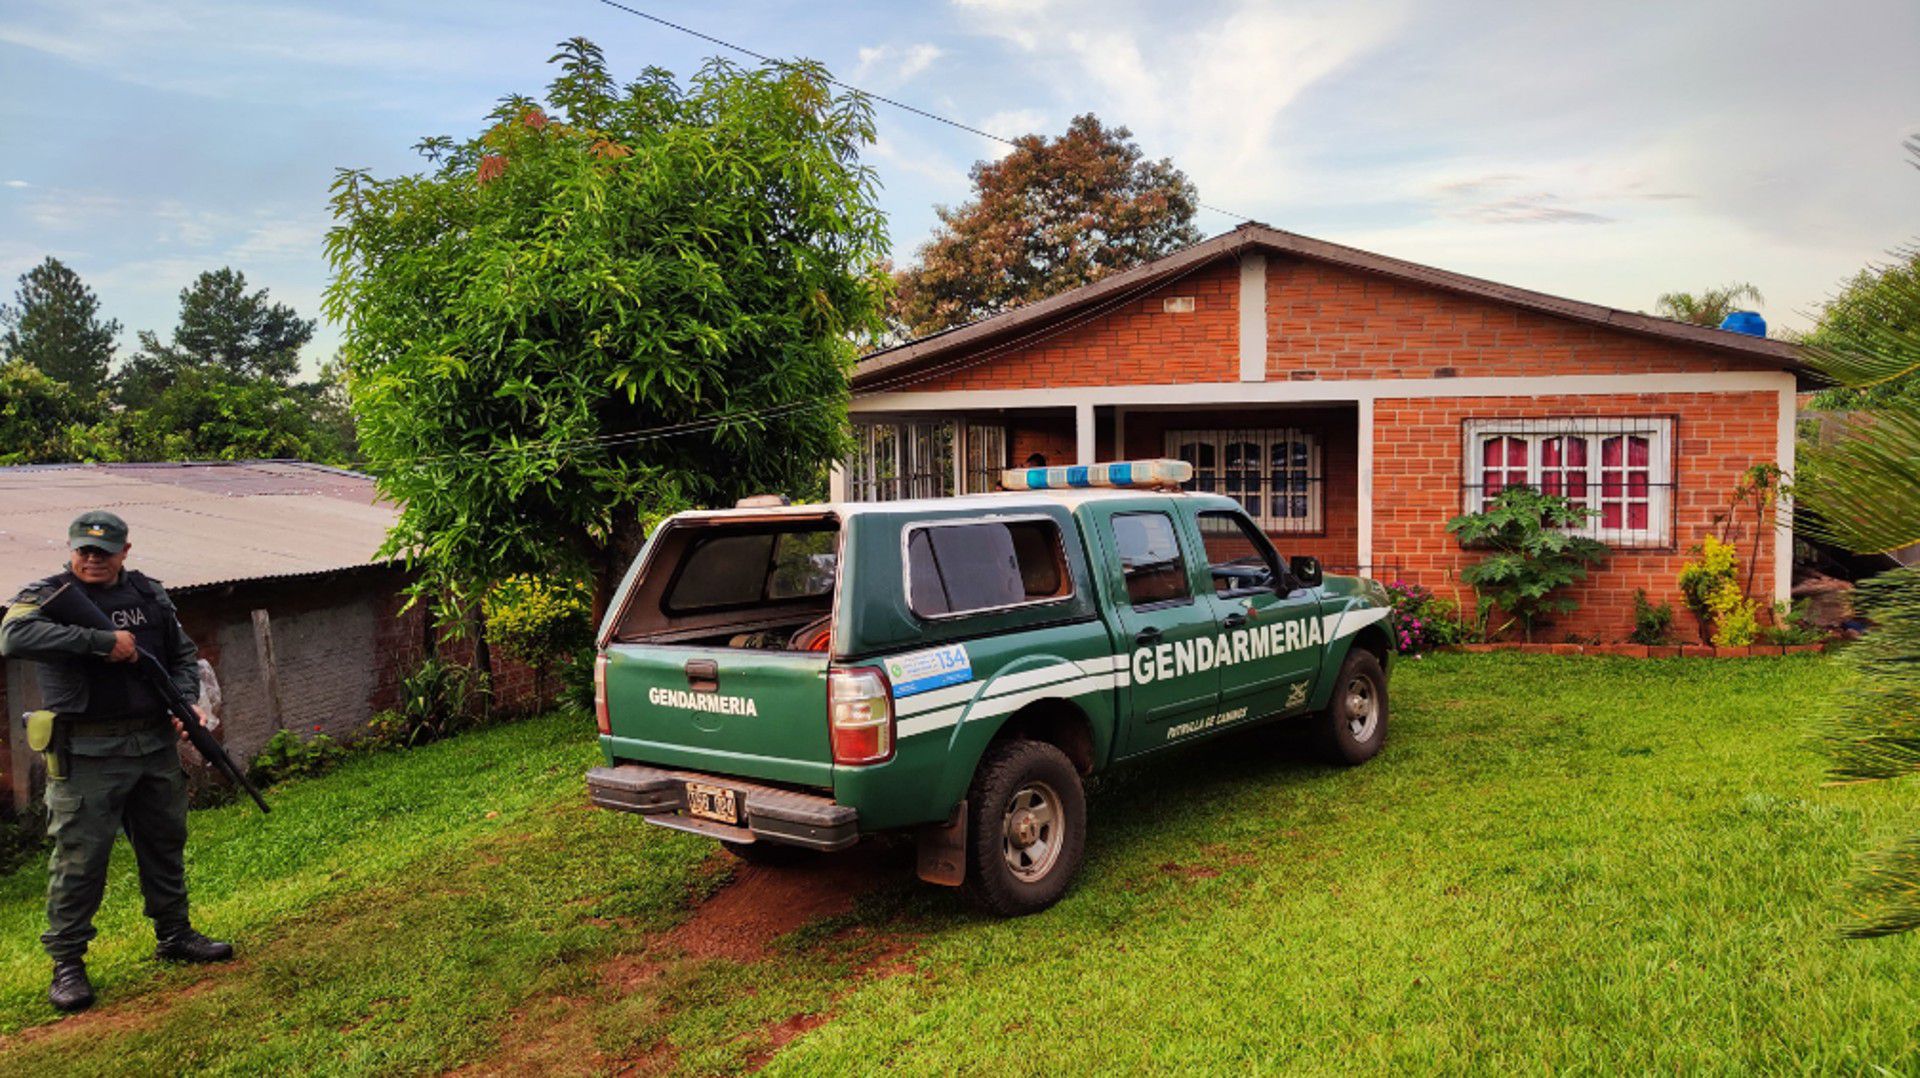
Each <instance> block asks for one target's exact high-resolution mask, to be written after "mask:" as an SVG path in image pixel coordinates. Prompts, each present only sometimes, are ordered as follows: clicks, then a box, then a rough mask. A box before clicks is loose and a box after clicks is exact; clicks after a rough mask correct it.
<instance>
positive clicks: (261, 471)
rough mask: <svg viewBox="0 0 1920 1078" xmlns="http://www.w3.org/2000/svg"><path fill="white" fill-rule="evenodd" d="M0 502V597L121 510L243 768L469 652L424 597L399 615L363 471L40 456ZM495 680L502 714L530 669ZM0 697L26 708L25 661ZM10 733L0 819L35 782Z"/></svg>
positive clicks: (354, 715)
mask: <svg viewBox="0 0 1920 1078" xmlns="http://www.w3.org/2000/svg"><path fill="white" fill-rule="evenodd" d="M0 497H3V498H4V499H5V501H6V504H7V515H6V519H5V523H4V526H0V588H4V589H5V590H4V592H0V603H4V602H5V601H6V600H8V599H10V598H12V596H13V594H14V589H15V588H18V587H19V586H20V585H22V584H25V583H26V582H28V581H30V580H34V579H37V578H39V577H43V576H46V575H48V574H50V573H53V572H57V571H58V570H59V569H60V567H61V565H62V564H63V563H64V562H65V560H66V545H67V544H66V534H67V524H68V522H70V521H71V520H72V519H73V518H74V517H75V516H77V515H79V514H80V513H82V512H85V511H86V510H88V509H99V508H105V509H109V510H111V511H113V512H115V513H118V514H119V515H120V516H121V517H123V518H125V520H126V521H127V524H128V527H129V531H130V536H129V538H130V540H131V542H132V544H133V552H132V554H131V555H130V556H129V559H128V564H129V565H130V566H132V567H133V568H136V569H140V570H141V571H143V572H145V573H147V574H148V575H150V576H152V577H154V578H155V579H157V580H160V581H162V582H163V583H164V584H165V585H166V587H167V593H168V594H169V595H170V596H171V597H172V598H173V600H174V603H175V604H176V605H177V606H178V607H179V608H180V621H181V625H182V626H183V627H184V628H185V629H186V630H187V634H188V635H189V636H191V637H192V638H193V640H194V642H195V644H196V645H198V647H199V649H200V655H201V657H202V658H203V659H205V660H207V662H208V663H209V664H210V665H211V666H212V667H213V670H214V674H215V676H216V678H217V679H218V681H219V684H220V689H221V696H222V698H223V704H222V707H221V718H222V720H223V722H224V726H225V729H224V730H223V731H222V737H223V738H224V740H225V742H226V744H227V748H228V751H229V752H230V753H231V754H232V755H233V757H234V759H235V760H237V761H239V762H240V763H241V765H242V766H245V765H246V763H247V761H249V760H251V759H252V758H253V757H254V756H255V755H257V754H258V753H259V751H260V749H261V748H262V747H263V746H264V745H265V744H266V743H267V739H268V738H270V737H272V736H273V734H274V732H275V731H276V730H278V729H282V728H284V729H290V730H294V731H297V732H299V733H301V734H302V735H308V734H312V733H316V732H318V733H325V734H327V735H329V736H331V737H333V738H335V739H336V740H343V741H345V740H352V739H353V738H354V737H356V736H357V735H358V734H359V732H360V731H361V729H362V728H363V727H364V726H365V725H366V722H367V720H368V719H369V718H371V717H372V716H373V714H374V713H375V712H377V711H380V710H381V709H383V708H388V707H392V706H394V704H395V703H396V702H397V699H398V690H399V685H400V681H401V679H402V678H403V677H404V676H405V675H406V674H407V673H408V672H410V671H411V670H412V669H413V668H414V666H415V665H416V664H417V663H418V662H419V661H420V659H421V658H422V657H423V656H425V655H427V654H430V653H438V654H441V655H443V656H445V657H447V658H449V659H452V660H455V661H458V662H462V663H467V662H469V661H470V658H471V645H470V644H465V643H456V642H451V641H448V640H444V639H437V638H436V637H435V636H434V635H433V634H432V633H431V632H430V631H429V626H428V624H427V620H426V613H425V610H424V608H423V607H422V606H414V607H413V608H412V609H410V610H407V611H405V612H404V613H402V612H401V608H402V607H403V606H404V605H405V597H404V596H403V595H402V589H403V588H405V586H406V585H407V584H408V583H409V581H410V579H411V577H410V576H409V574H408V572H407V571H406V570H405V569H403V568H402V567H401V566H399V565H396V564H393V563H390V562H388V561H386V560H384V559H380V558H377V557H376V556H375V551H377V550H378V549H379V547H380V544H381V542H382V541H384V539H385V538H386V534H387V529H388V528H389V527H391V526H392V524H393V521H394V518H395V516H396V515H397V511H396V510H395V509H394V507H393V506H391V505H389V504H387V503H385V502H381V501H380V500H378V498H377V496H376V494H375V492H374V487H373V480H372V478H371V477H369V476H365V475H361V474H359V473H356V472H347V471H341V470H339V469H336V468H326V467H321V466H319V465H313V464H305V463H301V462H298V461H243V462H232V463H225V462H221V463H195V464H87V465H64V464H63V465H38V466H29V467H19V468H0ZM269 666H271V667H272V669H273V677H272V678H269V677H268V676H267V669H268V667H269ZM494 687H495V695H496V700H498V701H499V702H500V703H501V704H502V705H503V706H505V707H507V708H509V709H511V708H517V707H523V706H527V705H530V704H532V703H533V702H534V699H535V693H534V689H535V679H534V677H533V673H532V671H531V670H529V669H528V668H526V667H524V666H521V665H519V664H517V663H509V662H506V661H504V659H503V658H502V657H501V656H498V655H496V656H495V657H494ZM0 701H4V703H5V704H6V708H7V713H8V715H9V716H18V715H19V714H21V713H22V712H24V711H27V710H30V709H32V708H34V707H36V706H38V701H39V696H38V686H37V685H36V684H35V678H34V672H33V664H31V663H26V662H20V661H0ZM18 729H19V722H18V720H17V718H15V719H12V720H11V721H9V722H7V723H5V724H4V725H0V814H4V811H5V810H6V809H7V808H8V807H11V808H13V809H14V810H16V811H17V810H19V809H23V808H25V807H26V806H27V805H28V804H29V803H30V802H31V801H32V799H33V797H34V793H35V790H36V788H37V786H38V784H39V781H40V779H39V774H38V758H37V756H36V754H34V753H32V752H28V751H25V750H24V749H21V750H19V751H15V747H14V745H13V739H14V737H15V734H16V731H17V730H18Z"/></svg>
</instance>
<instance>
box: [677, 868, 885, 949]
mask: <svg viewBox="0 0 1920 1078" xmlns="http://www.w3.org/2000/svg"><path fill="white" fill-rule="evenodd" d="M898 861H899V856H898V854H897V852H896V851H894V850H891V849H888V848H886V847H884V846H880V845H877V844H872V843H869V844H865V845H862V846H859V847H856V848H855V849H852V850H849V851H847V852H846V853H841V854H832V855H828V856H823V857H817V858H809V859H807V860H804V861H801V862H799V863H796V864H791V865H754V864H747V863H745V862H742V863H741V864H740V865H739V867H738V868H736V869H735V871H734V874H733V879H732V880H731V881H730V882H729V883H728V884H727V885H726V886H725V887H722V888H721V889H720V890H719V891H718V892H716V893H715V894H714V895H713V896H712V897H711V898H709V899H707V901H706V902H704V903H702V904H701V905H700V907H699V908H698V909H696V910H695V911H694V913H693V916H692V917H690V918H688V919H687V921H686V922H685V923H684V924H682V925H680V927H678V928H676V929H674V930H673V931H672V932H671V933H669V934H668V936H667V939H666V943H667V945H668V946H669V947H673V948H675V949H677V950H679V951H680V952H681V953H683V954H684V955H685V956H686V957H687V958H690V959H703V958H729V959H732V960H734V961H736V962H751V961H753V960H755V959H757V958H759V957H761V956H762V955H764V954H765V953H766V950H767V945H768V944H770V943H772V942H773V941H774V940H776V939H778V938H780V937H781V936H784V935H786V934H787V933H789V932H792V931H794V930H795V929H797V928H800V927H801V926H802V925H807V924H811V923H812V922H814V921H819V920H824V919H826V918H829V917H840V916H844V915H845V914H848V913H851V912H853V907H854V904H855V903H856V902H858V901H859V900H860V899H861V897H862V896H864V895H866V894H867V893H868V892H870V891H872V890H873V889H874V888H876V887H878V886H879V885H880V883H881V882H882V881H884V880H887V879H889V878H891V875H892V873H894V872H895V871H897V869H898V865H897V864H896V862H898Z"/></svg>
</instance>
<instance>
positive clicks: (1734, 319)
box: [1720, 311, 1767, 337]
mask: <svg viewBox="0 0 1920 1078" xmlns="http://www.w3.org/2000/svg"><path fill="white" fill-rule="evenodd" d="M1720 328H1721V329H1730V330H1732V331H1734V332H1735V333H1744V334H1746V335H1747V336H1749V337H1764V336H1766V335H1767V320H1766V319H1764V318H1762V317H1760V312H1758V311H1734V312H1733V313H1732V314H1729V315H1727V316H1726V317H1725V318H1722V319H1721V320H1720Z"/></svg>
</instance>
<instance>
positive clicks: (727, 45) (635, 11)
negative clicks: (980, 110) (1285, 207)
mask: <svg viewBox="0 0 1920 1078" xmlns="http://www.w3.org/2000/svg"><path fill="white" fill-rule="evenodd" d="M599 2H600V3H602V4H605V5H606V6H607V7H610V8H613V9H614V10H616V11H624V12H626V13H627V14H629V15H632V16H634V17H636V18H641V19H645V20H647V21H648V22H651V23H656V24H658V25H660V26H664V27H666V28H667V29H669V30H678V31H679V32H680V33H683V34H686V35H688V36H691V37H697V38H699V39H700V40H702V41H705V42H708V43H710V44H714V45H718V46H720V47H721V48H723V49H732V50H733V51H734V52H737V53H740V54H741V55H742V56H751V57H753V58H754V59H756V60H758V61H760V62H761V63H763V64H782V63H784V61H782V60H779V59H776V58H775V57H772V56H768V55H767V54H766V53H763V52H755V51H754V50H753V49H749V48H747V47H746V46H745V45H736V44H734V43H733V42H731V41H727V40H726V39H724V38H718V37H714V36H713V35H712V34H708V33H702V32H701V31H699V30H695V29H694V28H692V27H691V26H682V25H681V24H679V23H677V22H672V21H670V20H667V19H663V18H661V17H660V16H658V15H653V14H649V13H648V12H645V11H641V10H640V9H639V8H636V7H629V6H627V5H626V4H623V3H620V0H599ZM826 80H827V83H828V85H830V86H838V87H839V88H840V89H842V90H848V91H851V92H853V93H856V94H859V95H860V96H862V97H866V98H871V99H872V100H875V101H878V102H881V103H882V104H886V105H892V106H893V107H894V108H897V109H899V110H901V111H902V112H910V113H912V114H914V115H915V116H919V117H922V118H923V119H928V120H932V121H933V122H935V123H941V124H946V125H947V126H948V127H952V128H957V129H959V130H961V131H965V132H967V133H968V134H970V135H979V136H980V137H981V138H984V139H990V140H992V141H994V142H998V143H1001V144H1002V145H1006V146H1012V147H1016V148H1017V147H1019V145H1020V143H1019V142H1018V141H1016V140H1014V139H1010V138H1008V137H1006V136H1005V135H996V134H994V133H993V132H991V131H982V130H980V129H979V128H977V127H974V126H973V125H971V124H965V123H961V122H960V121H959V120H955V119H953V118H951V117H947V116H942V115H940V114H939V113H937V112H932V111H929V110H927V109H923V108H921V107H919V106H918V105H909V104H907V103H906V102H905V101H900V100H898V99H895V98H891V97H887V96H886V95H884V94H876V93H874V92H873V91H871V90H863V89H861V88H860V87H858V86H855V85H853V84H852V83H849V82H843V81H841V80H839V79H836V78H834V77H833V76H832V75H827V76H826ZM1194 205H1195V206H1197V207H1199V208H1200V209H1203V210H1210V211H1212V212H1214V213H1218V214H1224V215H1226V216H1228V217H1231V218H1233V219H1235V220H1238V221H1251V220H1253V218H1252V217H1249V216H1248V215H1246V214H1244V213H1236V212H1234V211H1233V210H1228V209H1222V208H1221V207H1219V206H1210V205H1208V204H1207V203H1205V202H1201V201H1199V200H1197V199H1196V200H1195V201H1194Z"/></svg>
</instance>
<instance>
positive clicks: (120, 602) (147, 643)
mask: <svg viewBox="0 0 1920 1078" xmlns="http://www.w3.org/2000/svg"><path fill="white" fill-rule="evenodd" d="M58 579H60V580H61V581H63V582H66V583H72V584H77V585H79V586H80V587H81V588H84V589H86V593H87V596H88V597H89V598H91V599H92V600H93V601H94V604H95V605H97V606H98V607H99V608H100V610H101V612H102V613H104V614H106V615H107V617H108V618H109V619H110V620H111V621H112V622H113V626H114V628H116V629H124V630H126V631H127V632H130V633H132V634H133V640H134V643H135V644H137V645H139V647H140V648H141V650H143V651H146V652H148V653H150V654H153V655H166V654H167V624H168V622H169V621H170V620H171V619H170V618H169V616H168V614H167V611H166V608H165V607H162V606H161V605H160V592H159V590H158V589H157V588H155V587H154V586H153V584H152V582H150V581H149V580H147V578H146V577H145V576H143V575H141V574H140V573H139V572H138V571H136V570H132V569H127V570H122V571H121V573H120V579H119V580H118V581H116V582H114V583H112V584H107V585H100V586H95V585H92V584H88V583H85V582H84V581H82V580H80V578H79V577H76V576H74V575H73V572H72V571H71V570H69V571H67V572H64V573H61V574H60V576H59V577H58ZM90 675H91V676H90V679H89V680H90V681H91V682H92V684H91V686H90V690H89V693H88V699H87V709H86V711H84V712H82V715H83V716H84V717H85V718H87V719H90V720H91V719H121V718H135V717H143V716H147V715H155V714H158V713H160V712H162V711H164V710H165V709H166V704H165V703H164V702H163V701H162V700H161V699H160V696H159V694H158V693H156V692H154V691H153V687H152V686H151V685H148V684H147V682H146V679H145V678H143V677H142V676H141V675H140V670H139V667H138V666H136V665H135V664H133V663H99V664H97V666H96V667H95V668H94V669H93V670H92V671H90Z"/></svg>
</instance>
